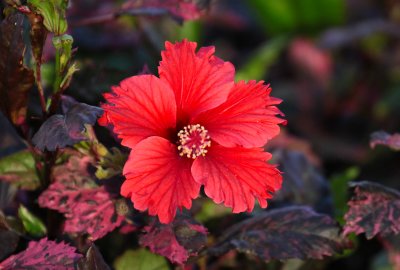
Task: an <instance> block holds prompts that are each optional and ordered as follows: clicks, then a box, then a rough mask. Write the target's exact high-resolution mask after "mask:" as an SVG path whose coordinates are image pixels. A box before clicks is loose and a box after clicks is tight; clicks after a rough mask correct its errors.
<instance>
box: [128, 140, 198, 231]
mask: <svg viewBox="0 0 400 270" xmlns="http://www.w3.org/2000/svg"><path fill="white" fill-rule="evenodd" d="M191 165H192V160H190V159H188V158H186V157H180V156H179V154H178V151H177V148H176V146H175V145H174V144H172V143H170V142H169V141H168V140H166V139H164V138H161V137H156V136H154V137H150V138H147V139H144V140H143V141H141V142H140V143H138V144H137V145H136V146H135V147H134V148H133V149H132V152H131V154H130V156H129V159H128V161H127V162H126V164H125V167H124V171H123V174H124V175H125V177H126V180H125V182H124V183H123V185H122V187H121V194H122V195H123V196H125V197H130V198H131V200H132V202H133V206H134V207H135V208H136V209H138V210H141V211H145V210H146V209H148V210H149V214H150V215H157V216H158V217H159V219H160V222H162V223H169V222H171V221H172V220H173V219H174V217H175V214H176V209H177V208H179V209H181V208H182V207H185V208H187V209H189V208H190V207H191V206H192V199H194V198H196V197H197V196H198V194H199V190H200V184H198V183H196V182H195V181H194V179H193V177H192V175H191V172H190V167H191Z"/></svg>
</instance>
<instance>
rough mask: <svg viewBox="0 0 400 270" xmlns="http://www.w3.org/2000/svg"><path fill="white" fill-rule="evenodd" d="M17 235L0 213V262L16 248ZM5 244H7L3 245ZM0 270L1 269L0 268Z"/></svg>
mask: <svg viewBox="0 0 400 270" xmlns="http://www.w3.org/2000/svg"><path fill="white" fill-rule="evenodd" d="M18 241H19V236H18V234H17V233H16V232H15V231H13V230H12V229H11V228H10V226H9V225H8V223H7V220H6V217H5V216H4V215H3V213H2V212H0V243H2V244H1V245H0V260H2V259H4V258H6V257H7V256H8V255H10V254H11V253H12V252H14V250H15V249H16V248H17V245H18ZM4 243H7V244H4ZM0 269H1V267H0Z"/></svg>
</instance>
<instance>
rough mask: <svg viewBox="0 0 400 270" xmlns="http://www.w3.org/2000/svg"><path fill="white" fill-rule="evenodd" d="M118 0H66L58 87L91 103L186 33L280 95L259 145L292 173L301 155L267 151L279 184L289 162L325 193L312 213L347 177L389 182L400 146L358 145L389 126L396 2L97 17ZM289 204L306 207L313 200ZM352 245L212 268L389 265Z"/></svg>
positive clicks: (217, 2) (373, 250)
mask: <svg viewBox="0 0 400 270" xmlns="http://www.w3.org/2000/svg"><path fill="white" fill-rule="evenodd" d="M126 2H135V1H120V0H104V1H95V0H79V1H78V0H75V1H74V0H70V6H69V9H68V12H67V18H68V23H69V28H68V33H70V34H71V35H72V36H73V38H74V47H76V48H77V51H76V52H75V56H74V57H75V59H76V60H77V61H78V65H79V69H80V71H79V72H77V73H76V74H75V76H74V79H73V81H72V83H71V86H70V88H69V89H68V90H67V92H66V94H67V95H71V96H73V97H75V98H76V99H77V100H79V101H82V102H86V103H89V104H92V105H98V104H99V103H100V102H102V101H103V99H102V96H101V94H102V93H104V92H108V91H110V87H111V86H112V85H115V84H118V83H119V82H120V81H121V80H122V79H124V78H126V77H129V76H133V75H136V74H138V73H141V72H151V73H155V74H156V73H157V65H158V62H159V61H160V51H161V50H162V49H163V47H164V42H165V41H166V40H169V41H176V40H181V39H183V38H187V39H189V40H192V41H196V42H198V46H199V47H200V46H210V45H213V46H215V47H216V54H217V55H218V56H219V57H221V58H223V59H224V60H227V61H231V62H232V63H233V64H234V65H235V67H236V79H237V80H253V79H255V80H264V81H265V82H266V83H269V84H271V86H272V89H273V91H272V95H273V96H275V97H279V98H281V99H283V103H282V105H281V106H280V109H281V110H282V111H283V112H284V113H285V115H286V116H285V117H286V119H287V120H288V124H287V125H286V126H285V127H284V128H283V132H282V134H281V135H280V136H279V137H278V138H276V139H275V140H273V141H272V142H271V143H270V144H269V145H268V150H270V151H274V150H277V151H281V150H282V149H284V150H285V151H295V152H296V153H298V152H300V153H301V154H302V155H303V157H304V158H305V159H306V161H301V162H303V163H302V164H303V167H301V168H302V169H300V170H299V169H297V168H296V167H295V166H296V164H299V162H300V161H298V160H303V159H302V158H300V159H299V158H297V159H296V158H295V157H293V156H292V157H291V158H288V157H287V156H286V158H283V159H279V154H278V155H277V156H278V157H277V158H276V159H277V162H280V163H284V162H285V164H284V165H282V167H284V169H282V170H283V171H284V172H285V174H286V175H285V181H287V182H295V180H287V178H288V177H289V175H290V173H287V171H288V170H292V171H294V173H293V174H292V175H291V176H290V177H294V178H296V177H298V178H301V179H302V181H303V180H304V179H306V180H307V181H310V182H307V183H312V185H311V184H310V186H312V187H314V188H315V185H318V183H320V184H319V185H321V187H322V188H321V189H318V188H316V189H315V192H319V191H318V190H325V191H326V190H328V191H326V192H328V193H331V194H332V196H326V198H325V199H327V200H328V199H329V200H330V201H329V202H325V204H323V205H328V206H329V205H330V207H331V209H329V207H328V208H325V209H319V210H320V211H325V212H327V213H331V214H332V215H335V216H336V217H337V219H338V221H339V222H342V221H343V220H342V215H343V213H344V212H345V211H346V201H347V198H348V194H347V183H348V182H349V181H353V180H371V181H377V182H380V183H383V184H385V185H388V186H390V187H393V188H400V182H399V180H398V179H399V175H400V166H398V164H399V158H400V154H399V153H398V152H393V151H391V150H389V149H387V148H384V147H377V148H376V149H374V150H371V149H370V148H369V137H370V134H371V133H372V132H373V131H376V130H386V131H388V132H390V133H393V132H398V131H399V130H400V122H399V120H398V119H399V118H400V106H399V104H400V42H399V40H400V25H399V23H400V1H396V0H321V1H315V0H248V1H243V0H197V1H195V2H196V4H197V5H199V6H200V7H201V8H202V11H201V16H199V17H198V18H197V16H193V17H196V18H195V19H193V18H192V17H190V15H192V14H186V15H187V16H188V17H189V20H182V16H170V14H157V13H154V14H152V16H149V15H143V16H132V15H131V14H121V15H118V16H111V17H110V16H108V15H110V14H116V12H117V10H118V9H119V8H120V7H121V6H123V5H125V4H126ZM139 2H140V1H139ZM2 5H3V6H4V3H2ZM181 15H182V14H181ZM47 42H48V44H47V45H46V47H45V51H44V59H45V61H44V64H43V66H42V68H43V81H44V85H45V88H46V86H51V85H52V84H53V80H54V74H53V64H54V63H53V62H52V61H53V59H54V55H53V50H52V49H51V44H50V42H51V38H48V39H47ZM48 88H49V87H48ZM35 95H36V92H35V91H32V93H31V98H30V101H31V102H30V103H31V104H30V109H29V113H30V114H31V115H37V114H39V111H40V108H39V107H38V106H37V105H36V104H38V102H37V97H36V96H35ZM0 120H1V119H0ZM1 121H3V120H1ZM2 126H4V125H3V124H2ZM10 132H11V131H10ZM10 132H4V133H2V134H1V135H0V142H1V145H2V147H1V149H0V155H5V154H7V153H10V149H9V148H10V147H14V148H15V147H17V148H18V147H19V148H20V147H21V145H20V144H19V143H18V142H14V141H13V139H12V138H13V135H12V134H11V133H10ZM97 132H98V134H99V138H100V139H101V140H102V141H104V142H105V143H106V144H109V145H116V142H115V141H114V140H113V138H111V137H109V135H108V132H107V131H106V130H105V129H101V128H99V129H98V130H97ZM10 134H11V135H10ZM281 155H283V156H285V155H290V152H289V154H288V152H284V153H283V154H282V153H281ZM281 158H282V157H281ZM310 168H312V169H310ZM307 177H308V178H307ZM321 179H322V180H321ZM304 181H305V180H304ZM321 183H323V184H321ZM292 188H293V187H292ZM302 189H309V186H308V184H305V185H304V186H303V187H300V188H299V189H297V190H296V189H295V190H292V191H291V192H292V194H293V193H296V192H301V191H302ZM325 191H324V192H325ZM288 192H289V191H288ZM284 195H285V194H284ZM282 196H283V195H282ZM285 196H286V195H285ZM287 196H289V195H287ZM296 200H300V202H301V203H303V204H304V203H308V204H310V205H313V206H316V205H319V204H320V203H321V200H324V198H303V197H302V198H300V199H296ZM276 203H279V202H276ZM198 204H200V203H198ZM332 205H333V209H334V210H332ZM225 214H226V212H225V211H224V209H221V208H220V206H216V205H214V204H208V203H205V204H204V206H203V208H202V209H201V211H199V212H198V213H197V218H198V219H199V220H201V221H202V222H205V224H206V226H207V227H208V228H209V229H210V231H211V232H214V230H215V231H218V228H220V229H221V228H223V224H224V223H219V224H217V223H216V221H218V222H220V219H218V218H220V217H221V216H224V215H225ZM238 218H240V217H238ZM112 235H113V237H114V238H111V237H106V238H105V239H103V240H100V247H101V248H102V253H103V254H104V257H105V259H106V260H107V261H110V262H111V261H113V258H114V256H116V254H114V253H116V251H114V250H113V251H109V252H107V248H104V246H103V247H102V245H101V243H102V242H103V243H107V241H111V240H110V239H116V240H112V241H118V239H119V238H120V237H121V236H117V235H115V234H112ZM357 246H358V248H357V249H356V251H354V252H349V253H348V254H346V255H345V256H342V257H341V258H334V259H330V260H328V263H326V262H324V263H321V262H318V263H316V262H304V263H300V262H297V261H290V262H287V263H272V264H269V265H268V266H266V265H265V264H264V263H262V262H260V261H259V260H257V259H256V258H252V257H246V255H240V256H242V257H240V258H241V260H239V264H238V261H237V260H236V261H233V259H232V256H231V254H227V255H226V256H225V257H223V258H221V259H220V260H219V262H215V264H214V266H215V268H213V269H287V270H289V269H338V268H339V267H340V268H341V269H343V270H344V269H376V270H383V269H391V268H390V266H389V263H388V254H387V253H386V252H385V251H384V249H383V248H382V246H381V244H380V243H378V241H375V240H372V241H368V242H367V241H366V240H365V239H363V237H361V238H360V239H359V241H358V244H357ZM128 252H130V251H128ZM140 252H146V251H140ZM162 263H163V262H161V264H162ZM123 264H124V263H123V262H122V261H121V260H119V261H117V262H116V263H115V265H123ZM265 267H267V268H265ZM120 269H125V268H123V267H122V268H120ZM140 269H145V268H140ZM149 269H150V268H149Z"/></svg>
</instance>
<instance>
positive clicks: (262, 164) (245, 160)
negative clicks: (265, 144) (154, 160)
mask: <svg viewBox="0 0 400 270" xmlns="http://www.w3.org/2000/svg"><path fill="white" fill-rule="evenodd" d="M270 158H271V154H269V153H266V152H263V149H262V148H252V149H249V148H243V147H233V148H227V147H223V146H220V145H212V146H211V147H210V149H209V152H208V153H207V155H206V156H205V157H198V158H197V159H196V160H195V161H194V163H193V166H192V175H193V177H194V179H195V181H197V182H198V183H200V184H204V191H205V193H206V194H207V196H208V197H210V198H212V199H213V200H214V202H216V203H223V204H224V205H225V206H228V207H231V208H232V210H233V212H234V213H239V212H243V211H252V210H253V207H254V201H255V199H257V200H258V201H259V203H260V206H261V207H266V206H267V202H266V199H269V198H271V197H272V193H273V192H275V191H277V190H279V189H280V187H281V183H282V176H281V174H280V172H279V170H278V169H277V168H276V167H275V166H274V165H271V164H268V163H266V161H267V160H269V159H270Z"/></svg>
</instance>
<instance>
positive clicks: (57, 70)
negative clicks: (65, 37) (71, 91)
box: [53, 47, 62, 94]
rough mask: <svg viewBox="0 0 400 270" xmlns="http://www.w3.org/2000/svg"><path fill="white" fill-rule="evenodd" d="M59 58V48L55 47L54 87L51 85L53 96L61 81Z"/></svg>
mask: <svg viewBox="0 0 400 270" xmlns="http://www.w3.org/2000/svg"><path fill="white" fill-rule="evenodd" d="M60 57H61V48H57V47H56V63H55V75H56V78H55V80H54V85H53V93H54V94H56V93H57V92H58V91H59V90H60V85H61V80H62V76H61V75H62V74H61V61H60Z"/></svg>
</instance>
